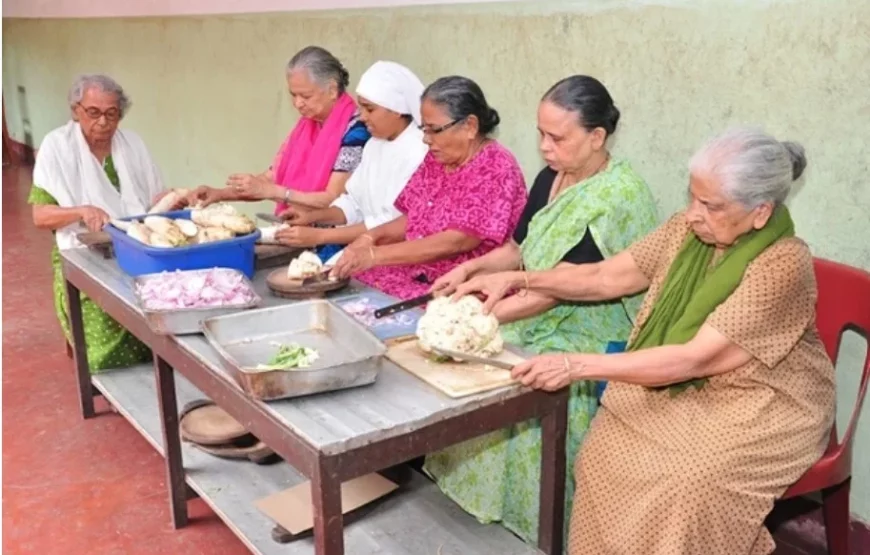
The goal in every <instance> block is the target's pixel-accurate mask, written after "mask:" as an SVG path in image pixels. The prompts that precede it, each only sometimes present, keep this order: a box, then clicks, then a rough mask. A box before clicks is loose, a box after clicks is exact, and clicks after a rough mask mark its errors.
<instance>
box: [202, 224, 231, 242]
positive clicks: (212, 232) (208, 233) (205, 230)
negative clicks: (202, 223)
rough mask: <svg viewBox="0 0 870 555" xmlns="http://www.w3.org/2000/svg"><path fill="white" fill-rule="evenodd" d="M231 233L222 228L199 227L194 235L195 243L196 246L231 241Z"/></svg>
mask: <svg viewBox="0 0 870 555" xmlns="http://www.w3.org/2000/svg"><path fill="white" fill-rule="evenodd" d="M233 237H234V235H233V232H232V231H230V230H229V229H224V228H222V227H201V228H199V231H197V233H196V238H195V242H196V243H197V244H202V243H213V242H215V241H224V240H226V239H232V238H233Z"/></svg>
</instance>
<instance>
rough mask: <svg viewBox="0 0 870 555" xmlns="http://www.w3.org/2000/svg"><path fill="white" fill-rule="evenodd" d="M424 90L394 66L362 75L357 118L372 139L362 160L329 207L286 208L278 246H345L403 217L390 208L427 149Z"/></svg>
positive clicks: (383, 65) (374, 68)
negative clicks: (422, 115) (422, 110)
mask: <svg viewBox="0 0 870 555" xmlns="http://www.w3.org/2000/svg"><path fill="white" fill-rule="evenodd" d="M423 88H424V87H423V83H422V82H421V81H420V79H419V78H418V77H417V76H416V75H414V73H413V72H412V71H411V70H410V69H408V68H406V67H405V66H403V65H400V64H397V63H395V62H387V61H379V62H376V63H375V64H374V65H372V66H371V67H370V68H369V69H367V70H366V72H365V73H363V74H362V77H360V81H359V85H357V88H356V92H357V101H358V103H359V106H360V120H361V121H362V122H363V123H364V124H365V125H366V127H367V128H368V130H369V132H370V133H371V135H372V138H371V139H370V140H369V142H368V143H366V146H365V148H364V149H363V155H362V161H361V162H360V165H359V167H358V168H357V169H356V171H354V172H353V175H351V177H350V178H349V179H348V181H347V186H346V192H344V193H343V194H341V195H340V196H339V197H338V198H336V199H335V200H334V201H332V204H331V205H330V206H329V207H328V208H321V209H304V208H303V207H301V206H299V205H293V206H291V207H290V208H288V209H287V210H286V211H285V212H284V217H285V218H286V219H287V222H288V223H289V224H291V226H290V227H287V228H284V229H281V230H279V231H278V233H277V235H276V238H277V240H278V241H279V242H281V243H282V244H285V245H289V246H294V247H310V246H317V245H323V244H340V245H346V244H348V243H351V242H353V241H354V240H355V239H357V238H358V237H359V236H360V235H362V234H363V233H365V232H366V231H367V230H369V229H374V228H376V227H378V226H379V225H381V224H384V223H387V222H389V221H392V220H394V219H395V218H397V217H399V216H400V215H401V214H400V213H399V211H398V210H396V208H395V206H394V202H395V200H396V197H398V196H399V193H401V192H402V189H403V188H404V187H405V185H406V184H407V183H408V180H409V179H410V178H411V175H413V173H414V172H415V171H416V170H417V168H418V167H419V166H420V163H421V162H422V161H423V157H424V156H426V151H427V149H426V145H425V143H424V142H423V132H422V131H420V129H419V127H418V126H419V125H420V123H421V120H420V95H422V94H423ZM311 224H332V225H335V226H337V227H333V228H322V227H321V228H318V227H312V226H311ZM335 256H336V257H337V256H339V255H335Z"/></svg>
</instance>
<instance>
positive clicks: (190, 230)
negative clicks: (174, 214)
mask: <svg viewBox="0 0 870 555" xmlns="http://www.w3.org/2000/svg"><path fill="white" fill-rule="evenodd" d="M174 223H175V226H176V227H178V229H179V230H180V231H181V233H183V234H184V236H185V237H196V234H197V233H198V232H199V229H198V228H197V227H196V224H195V223H193V222H192V221H190V220H185V219H184V218H178V219H176V220H174Z"/></svg>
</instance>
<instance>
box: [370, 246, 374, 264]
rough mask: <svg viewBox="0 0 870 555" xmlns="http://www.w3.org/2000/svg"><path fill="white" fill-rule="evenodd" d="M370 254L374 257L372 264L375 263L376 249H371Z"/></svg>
mask: <svg viewBox="0 0 870 555" xmlns="http://www.w3.org/2000/svg"><path fill="white" fill-rule="evenodd" d="M369 254H370V255H372V264H374V263H375V248H374V247H369Z"/></svg>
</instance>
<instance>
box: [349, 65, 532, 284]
mask: <svg viewBox="0 0 870 555" xmlns="http://www.w3.org/2000/svg"><path fill="white" fill-rule="evenodd" d="M421 112H422V120H423V124H422V125H421V129H422V130H423V140H424V141H425V142H426V144H427V145H428V146H429V153H428V154H427V155H426V158H425V159H424V160H423V163H422V164H421V166H420V168H419V169H418V170H417V172H416V173H415V174H414V175H413V176H412V177H411V180H410V181H409V182H408V184H407V185H406V186H405V189H404V190H403V191H402V193H401V194H400V195H399V197H398V198H397V199H396V208H397V209H398V210H399V211H400V212H401V213H402V216H400V217H399V218H397V219H395V220H393V221H392V222H389V223H387V224H384V225H382V226H380V227H376V228H374V229H372V230H370V231H369V232H368V233H365V234H364V235H362V236H361V237H360V238H359V239H357V240H356V241H354V242H353V243H352V244H351V245H349V246H348V247H347V248H346V249H345V251H344V254H343V255H342V257H341V258H340V259H339V260H338V262H337V263H336V266H335V270H334V273H335V274H336V275H337V276H339V277H346V276H354V277H356V278H357V279H359V280H360V281H362V282H363V283H365V284H367V285H370V286H372V287H375V288H377V289H380V290H381V291H384V292H385V293H388V294H390V295H393V296H396V297H399V298H401V299H409V298H413V297H416V296H419V295H424V294H426V292H428V291H429V288H430V287H431V284H432V282H434V281H435V280H436V279H437V278H439V277H441V276H442V275H444V274H446V273H447V272H449V271H450V270H452V269H453V268H455V267H456V266H457V265H458V264H461V263H462V262H465V261H466V260H469V259H471V258H476V257H479V256H482V255H484V254H486V253H487V252H489V251H491V250H493V249H494V248H496V247H498V246H500V245H502V244H504V243H505V242H506V241H508V240H510V237H511V233H513V230H514V227H516V225H517V222H518V221H519V218H520V215H521V214H522V211H523V208H524V207H525V204H526V198H527V193H526V186H525V181H524V179H523V174H522V171H521V170H520V166H519V164H518V163H517V160H516V158H514V155H513V154H511V152H510V151H509V150H507V149H506V148H505V147H503V146H502V145H500V144H499V143H498V142H496V141H494V140H492V139H490V138H489V134H490V133H491V132H492V131H493V130H494V129H495V127H496V126H497V125H498V123H499V116H498V112H496V111H495V110H494V109H493V108H491V107H490V106H489V105H488V104H487V102H486V98H485V97H484V95H483V91H481V89H480V87H479V86H478V85H477V83H475V82H474V81H472V80H470V79H466V78H465V77H455V76H454V77H442V78H441V79H438V80H437V81H435V82H434V83H432V84H431V85H429V87H427V88H426V90H425V91H424V92H423V102H422V106H421Z"/></svg>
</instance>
